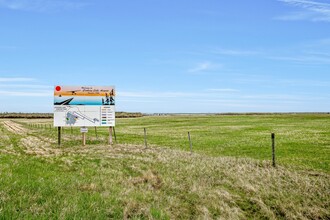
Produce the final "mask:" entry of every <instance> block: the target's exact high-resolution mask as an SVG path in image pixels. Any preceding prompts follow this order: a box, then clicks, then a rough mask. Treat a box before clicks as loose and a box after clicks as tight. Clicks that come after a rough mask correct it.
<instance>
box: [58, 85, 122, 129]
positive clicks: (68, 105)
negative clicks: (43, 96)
mask: <svg viewBox="0 0 330 220" xmlns="http://www.w3.org/2000/svg"><path fill="white" fill-rule="evenodd" d="M115 96H116V92H115V87H114V86H61V85H57V86H55V87H54V126H55V127H62V126H77V127H88V126H93V127H94V126H115Z"/></svg>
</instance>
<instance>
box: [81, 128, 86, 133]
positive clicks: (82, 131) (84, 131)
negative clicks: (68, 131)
mask: <svg viewBox="0 0 330 220" xmlns="http://www.w3.org/2000/svg"><path fill="white" fill-rule="evenodd" d="M80 132H81V133H87V132H88V128H86V127H82V128H80Z"/></svg>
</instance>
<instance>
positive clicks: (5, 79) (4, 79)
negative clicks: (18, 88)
mask: <svg viewBox="0 0 330 220" xmlns="http://www.w3.org/2000/svg"><path fill="white" fill-rule="evenodd" d="M31 81H35V79H34V78H24V77H0V82H31Z"/></svg>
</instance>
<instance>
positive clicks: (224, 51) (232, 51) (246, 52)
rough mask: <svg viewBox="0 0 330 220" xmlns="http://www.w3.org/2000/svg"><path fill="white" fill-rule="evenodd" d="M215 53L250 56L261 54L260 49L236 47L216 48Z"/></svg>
mask: <svg viewBox="0 0 330 220" xmlns="http://www.w3.org/2000/svg"><path fill="white" fill-rule="evenodd" d="M213 53H215V54H221V55H230V56H250V55H257V54H260V52H259V51H252V50H236V49H216V50H215V51H214V52H213Z"/></svg>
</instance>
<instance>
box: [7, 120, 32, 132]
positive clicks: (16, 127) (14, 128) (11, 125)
mask: <svg viewBox="0 0 330 220" xmlns="http://www.w3.org/2000/svg"><path fill="white" fill-rule="evenodd" d="M3 125H4V127H5V128H6V129H7V130H8V131H10V132H13V133H15V134H21V135H22V134H27V129H25V128H23V127H22V126H21V125H20V124H17V123H15V122H13V121H4V122H3Z"/></svg>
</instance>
